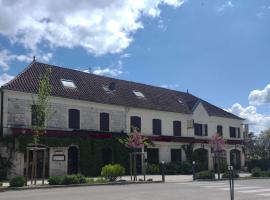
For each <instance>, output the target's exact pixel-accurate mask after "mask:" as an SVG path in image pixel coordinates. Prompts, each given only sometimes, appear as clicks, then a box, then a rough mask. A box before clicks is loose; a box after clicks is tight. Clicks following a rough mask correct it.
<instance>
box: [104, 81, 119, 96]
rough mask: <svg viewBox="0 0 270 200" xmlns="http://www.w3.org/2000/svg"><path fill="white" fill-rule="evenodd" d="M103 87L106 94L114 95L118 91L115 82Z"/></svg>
mask: <svg viewBox="0 0 270 200" xmlns="http://www.w3.org/2000/svg"><path fill="white" fill-rule="evenodd" d="M102 87H103V89H104V90H105V92H106V93H110V94H112V93H113V92H114V91H115V90H116V84H115V82H111V83H110V84H109V85H103V86H102Z"/></svg>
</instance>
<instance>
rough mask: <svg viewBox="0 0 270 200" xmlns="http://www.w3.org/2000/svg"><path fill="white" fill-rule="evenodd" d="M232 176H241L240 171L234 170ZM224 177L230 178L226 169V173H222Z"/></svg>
mask: <svg viewBox="0 0 270 200" xmlns="http://www.w3.org/2000/svg"><path fill="white" fill-rule="evenodd" d="M232 177H233V178H239V174H238V172H236V171H233V174H232ZM222 178H230V174H229V171H225V173H224V174H222Z"/></svg>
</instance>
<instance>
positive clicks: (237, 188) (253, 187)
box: [221, 186, 262, 190]
mask: <svg viewBox="0 0 270 200" xmlns="http://www.w3.org/2000/svg"><path fill="white" fill-rule="evenodd" d="M259 188H261V189H262V187H258V186H240V187H234V189H235V190H246V189H259ZM221 190H230V188H221Z"/></svg>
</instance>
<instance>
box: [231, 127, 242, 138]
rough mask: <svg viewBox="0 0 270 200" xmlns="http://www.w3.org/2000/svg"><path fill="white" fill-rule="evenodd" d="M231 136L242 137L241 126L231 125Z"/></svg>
mask: <svg viewBox="0 0 270 200" xmlns="http://www.w3.org/2000/svg"><path fill="white" fill-rule="evenodd" d="M230 137H231V138H240V137H241V133H240V128H236V127H230Z"/></svg>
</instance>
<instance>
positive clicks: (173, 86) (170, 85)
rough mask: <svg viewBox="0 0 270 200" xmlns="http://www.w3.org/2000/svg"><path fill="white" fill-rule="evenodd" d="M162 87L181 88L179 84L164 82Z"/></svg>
mask: <svg viewBox="0 0 270 200" xmlns="http://www.w3.org/2000/svg"><path fill="white" fill-rule="evenodd" d="M160 87H163V88H168V89H177V88H179V84H163V85H161V86H160Z"/></svg>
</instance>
